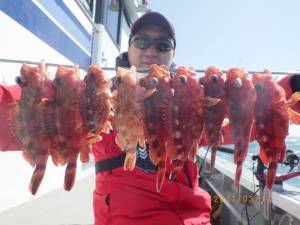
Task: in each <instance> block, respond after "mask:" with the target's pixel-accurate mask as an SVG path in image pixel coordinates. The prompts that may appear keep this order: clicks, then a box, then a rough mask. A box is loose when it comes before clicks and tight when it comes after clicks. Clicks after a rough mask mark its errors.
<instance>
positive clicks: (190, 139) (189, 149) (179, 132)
mask: <svg viewBox="0 0 300 225" xmlns="http://www.w3.org/2000/svg"><path fill="white" fill-rule="evenodd" d="M171 87H172V88H173V89H174V105H173V110H172V119H173V120H172V125H173V132H172V134H173V140H172V141H171V143H168V148H167V150H168V156H169V158H170V159H171V160H172V166H173V167H174V169H173V170H172V172H171V173H170V175H169V179H171V180H173V179H174V178H175V177H176V175H177V173H178V172H179V171H180V170H181V169H182V167H183V166H184V163H185V161H186V159H187V158H188V157H189V156H191V158H193V156H194V154H195V153H196V149H197V144H198V142H199V141H200V138H201V134H202V130H203V124H204V106H205V98H204V88H203V86H202V85H200V84H199V80H198V78H197V77H196V72H195V71H194V70H192V69H187V68H185V67H179V68H178V69H177V71H176V76H175V77H174V78H172V79H171Z"/></svg>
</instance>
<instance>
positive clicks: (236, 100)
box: [225, 68, 256, 187]
mask: <svg viewBox="0 0 300 225" xmlns="http://www.w3.org/2000/svg"><path fill="white" fill-rule="evenodd" d="M248 75H249V74H248V73H247V72H246V71H244V70H242V69H238V68H233V69H230V70H228V71H227V73H226V78H227V79H226V81H225V90H226V95H227V101H228V109H229V112H228V113H229V121H230V123H231V126H232V136H233V142H234V163H235V164H236V165H237V168H236V174H235V179H234V185H235V187H237V186H238V185H239V182H240V178H241V174H242V165H243V161H244V160H245V158H246V155H247V152H248V145H249V141H250V135H251V130H252V124H253V119H254V106H255V101H256V92H255V89H254V86H253V83H252V81H251V80H250V79H249V78H248Z"/></svg>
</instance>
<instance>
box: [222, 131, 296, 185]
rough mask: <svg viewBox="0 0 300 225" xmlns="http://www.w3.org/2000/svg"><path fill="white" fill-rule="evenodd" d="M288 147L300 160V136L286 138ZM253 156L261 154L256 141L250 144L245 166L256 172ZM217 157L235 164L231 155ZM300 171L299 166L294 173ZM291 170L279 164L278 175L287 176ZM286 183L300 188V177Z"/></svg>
mask: <svg viewBox="0 0 300 225" xmlns="http://www.w3.org/2000/svg"><path fill="white" fill-rule="evenodd" d="M299 127H300V126H299ZM299 135H300V133H299ZM286 146H287V149H289V150H292V151H293V152H294V153H296V154H297V155H298V156H299V158H300V136H288V137H287V138H286ZM224 147H228V148H233V145H225V146H224ZM253 154H259V145H258V143H257V142H256V141H253V142H251V143H250V144H249V150H248V155H247V158H246V160H245V162H244V164H243V166H244V167H245V168H247V169H250V170H252V171H253V170H256V167H255V166H254V162H253V160H252V155H253ZM217 155H218V156H220V157H222V158H225V159H227V160H229V161H230V162H233V155H231V154H228V153H223V152H218V153H217ZM255 165H256V164H255ZM253 166H254V167H253ZM253 168H254V169H253ZM298 169H299V170H300V165H298V168H294V169H293V171H292V172H296V171H298ZM289 170H290V167H289V166H286V165H284V164H281V163H279V164H278V166H277V175H280V174H286V173H288V172H289ZM285 183H287V184H289V185H293V186H296V187H298V188H300V176H298V177H295V178H292V179H289V180H287V181H285Z"/></svg>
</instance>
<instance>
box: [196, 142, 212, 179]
mask: <svg viewBox="0 0 300 225" xmlns="http://www.w3.org/2000/svg"><path fill="white" fill-rule="evenodd" d="M209 149H210V146H209V147H207V149H206V153H205V156H204V158H203V163H202V164H201V167H200V168H199V176H200V175H201V173H202V169H203V166H204V164H205V160H206V157H207V153H208V150H209Z"/></svg>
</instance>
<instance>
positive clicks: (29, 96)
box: [13, 62, 54, 195]
mask: <svg viewBox="0 0 300 225" xmlns="http://www.w3.org/2000/svg"><path fill="white" fill-rule="evenodd" d="M45 73H46V65H45V63H44V62H43V63H41V64H40V65H39V66H37V67H31V66H29V65H27V64H23V66H22V68H21V76H19V77H17V79H16V81H17V83H18V84H19V86H21V88H22V92H21V99H20V101H19V102H18V104H17V107H16V109H15V112H14V121H13V127H14V131H15V134H16V136H17V138H18V139H19V140H20V142H21V143H22V146H23V148H24V151H23V156H24V158H25V159H26V160H27V161H28V162H29V163H30V164H31V165H32V166H34V167H35V168H34V172H33V175H32V177H31V181H30V185H29V191H30V192H31V193H32V194H33V195H35V194H36V192H37V191H38V188H39V186H40V184H41V182H42V179H43V177H44V175H45V170H46V164H47V160H48V157H49V154H50V146H51V144H50V141H49V139H48V138H47V135H46V128H45V126H44V117H43V112H44V106H43V104H42V102H43V100H44V99H45V98H48V97H49V98H51V97H53V94H54V92H53V89H52V82H51V81H50V80H49V79H47V77H46V76H45Z"/></svg>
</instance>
